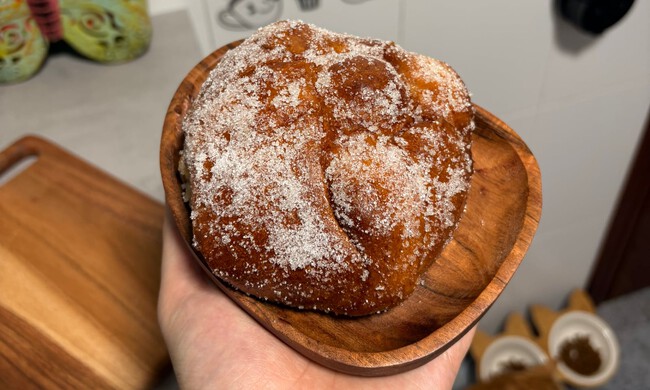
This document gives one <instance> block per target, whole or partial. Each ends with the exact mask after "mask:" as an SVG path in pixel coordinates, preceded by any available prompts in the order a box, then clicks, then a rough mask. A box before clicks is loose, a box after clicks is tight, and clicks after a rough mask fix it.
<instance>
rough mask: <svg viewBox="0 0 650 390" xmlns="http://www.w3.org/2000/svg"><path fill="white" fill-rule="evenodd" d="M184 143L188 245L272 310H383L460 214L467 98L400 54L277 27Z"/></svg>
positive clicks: (241, 57)
mask: <svg viewBox="0 0 650 390" xmlns="http://www.w3.org/2000/svg"><path fill="white" fill-rule="evenodd" d="M183 127H184V130H185V132H186V137H185V148H184V155H183V160H184V164H185V166H186V168H187V171H188V173H189V177H190V180H189V187H190V189H191V191H190V194H191V196H190V206H191V208H192V215H191V217H192V222H193V231H194V245H195V247H196V248H197V250H198V251H200V252H201V253H202V254H203V256H204V257H205V259H206V261H207V262H208V264H209V266H210V267H211V269H212V270H213V272H214V273H215V275H217V276H218V277H219V278H221V279H222V280H224V281H226V282H227V283H229V284H231V285H232V286H234V287H236V288H238V289H241V290H242V291H245V292H247V293H250V294H252V295H254V296H257V297H260V298H263V299H268V300H271V301H274V302H280V303H283V304H287V305H290V306H294V307H298V308H308V309H315V310H321V311H327V312H334V313H337V314H346V315H364V314H369V313H373V312H377V311H381V310H385V309H387V308H389V307H391V306H394V305H396V304H398V303H399V302H401V301H402V300H404V299H406V297H408V296H409V295H410V294H411V293H412V292H413V290H414V288H415V286H416V284H417V282H418V278H419V276H420V274H421V273H422V272H423V271H425V270H426V268H427V267H428V266H429V265H430V264H431V263H432V262H433V261H434V260H435V258H436V257H437V256H438V255H439V254H440V252H441V251H442V248H443V247H444V245H445V244H446V243H447V242H448V240H449V239H450V237H451V234H452V232H453V230H454V229H455V227H456V226H457V224H458V220H459V219H460V216H461V214H462V211H463V207H464V204H465V199H466V196H467V190H468V187H469V180H470V175H471V170H472V168H471V164H472V163H471V155H470V139H471V138H470V137H471V132H472V130H473V111H472V107H471V104H470V101H469V95H468V93H467V90H466V89H465V87H464V85H463V83H462V81H461V80H460V78H459V77H458V75H457V74H456V73H455V72H454V71H453V70H452V69H451V68H450V67H449V66H448V65H446V64H443V63H441V62H440V61H437V60H434V59H431V58H428V57H425V56H421V55H417V54H413V53H409V52H406V51H404V50H403V49H401V48H399V47H398V46H397V45H395V44H393V43H390V42H383V41H378V40H371V39H362V38H357V37H352V36H348V35H342V34H335V33H331V32H328V31H326V30H323V29H319V28H317V27H314V26H311V25H308V24H305V23H302V22H294V21H283V22H278V23H275V24H272V25H270V26H267V27H265V28H263V29H260V30H259V31H258V32H257V33H255V34H254V35H253V36H252V37H251V38H249V39H248V40H246V41H244V43H242V44H241V45H240V46H239V47H238V48H236V49H233V50H231V51H230V52H228V53H227V54H226V55H225V56H224V58H223V59H222V61H221V62H220V63H219V65H218V66H217V67H216V68H215V69H214V70H213V71H212V73H211V75H210V77H209V78H208V81H206V83H205V84H204V86H203V88H202V90H201V93H200V95H199V97H198V98H197V100H196V101H195V103H194V104H193V106H192V107H191V109H190V111H189V114H188V116H187V117H186V119H185V121H184V124H183Z"/></svg>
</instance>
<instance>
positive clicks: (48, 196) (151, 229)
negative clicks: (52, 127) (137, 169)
mask: <svg viewBox="0 0 650 390" xmlns="http://www.w3.org/2000/svg"><path fill="white" fill-rule="evenodd" d="M29 156H35V157H36V159H35V162H34V163H33V164H31V165H30V166H29V167H27V168H26V169H25V170H24V171H22V172H20V173H19V174H17V175H16V176H15V177H13V178H11V179H9V181H7V182H5V183H4V184H2V185H0V388H16V389H18V388H21V389H22V388H66V389H67V388H93V389H101V388H119V389H129V388H147V387H151V386H152V385H153V384H155V382H156V381H157V380H159V378H160V375H161V373H162V372H163V370H164V369H166V368H168V367H169V358H168V354H167V350H166V347H165V344H164V342H163V339H162V336H161V334H160V330H159V328H158V323H157V317H156V303H157V296H158V287H159V284H160V255H161V240H162V236H161V228H162V222H163V216H164V207H163V206H162V205H161V204H160V203H158V202H156V201H154V200H152V199H150V198H148V197H147V196H144V195H143V194H141V193H139V192H137V191H135V190H134V189H132V188H130V187H128V186H127V185H125V184H123V183H121V182H119V181H118V180H116V179H114V178H112V177H111V176H109V175H108V174H106V173H104V172H103V171H101V170H99V169H97V168H94V167H92V166H90V165H89V164H88V163H86V162H84V161H81V160H80V159H78V158H76V157H74V156H72V155H71V154H69V153H68V152H66V151H64V150H62V149H61V148H59V147H57V146H55V145H53V144H52V143H49V142H48V141H45V140H43V139H40V138H36V137H25V138H22V139H20V140H19V141H17V142H16V143H15V144H13V145H11V146H10V147H9V148H8V149H6V150H5V151H3V152H1V153H0V175H2V172H4V171H7V170H8V169H9V168H10V167H12V166H15V165H16V164H18V163H19V162H20V161H21V160H24V159H26V158H28V157H29Z"/></svg>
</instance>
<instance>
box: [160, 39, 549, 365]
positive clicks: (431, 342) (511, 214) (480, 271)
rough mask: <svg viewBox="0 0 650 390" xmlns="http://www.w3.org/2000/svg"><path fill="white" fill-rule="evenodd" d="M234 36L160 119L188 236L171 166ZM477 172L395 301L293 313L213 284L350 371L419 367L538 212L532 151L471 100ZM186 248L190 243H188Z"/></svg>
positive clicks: (172, 202) (511, 268)
mask: <svg viewBox="0 0 650 390" xmlns="http://www.w3.org/2000/svg"><path fill="white" fill-rule="evenodd" d="M238 43H239V42H235V43H232V44H229V45H226V46H224V47H222V48H221V49H219V50H217V51H215V52H213V53H212V54H210V55H209V56H208V57H206V58H205V59H204V60H203V61H201V62H200V63H199V64H198V65H196V66H195V67H194V68H193V69H192V70H191V71H190V72H189V74H188V75H187V77H185V79H184V80H183V81H182V83H181V85H180V86H179V88H178V90H177V91H176V93H175V95H174V96H173V98H172V101H171V104H170V106H169V109H168V111H167V115H166V117H165V123H164V126H163V133H162V140H161V150H160V165H161V172H162V179H163V186H164V189H165V196H166V200H167V204H168V206H169V209H170V210H171V215H172V217H173V219H174V221H175V223H176V226H177V227H178V230H179V231H180V233H181V235H182V236H183V237H184V239H185V241H186V242H187V243H188V245H189V243H191V241H192V239H191V237H192V227H191V224H190V219H189V209H188V207H187V205H186V204H185V203H184V202H183V199H182V196H181V181H180V176H179V174H178V172H177V168H178V161H179V150H180V149H181V148H182V145H183V131H182V129H181V123H182V119H183V116H184V115H185V113H186V111H187V109H188V107H189V106H190V104H191V102H192V100H193V99H194V98H195V97H196V96H197V95H198V93H199V90H200V87H201V85H202V84H203V82H204V81H205V79H206V78H207V76H208V74H209V72H210V70H211V69H212V68H213V67H214V66H215V65H216V64H217V63H218V62H219V60H220V59H221V57H222V56H223V55H224V53H226V52H227V51H228V50H230V49H232V48H234V47H236V46H237V45H238ZM476 114H477V117H476V132H475V135H474V140H473V142H474V143H473V151H472V153H473V158H474V163H475V165H474V168H475V172H474V175H473V177H472V183H471V189H470V192H469V196H468V200H467V207H466V210H465V213H464V215H463V217H462V219H461V222H460V224H459V226H458V229H457V231H456V233H455V234H454V238H453V240H452V241H451V242H450V243H449V244H448V245H447V247H446V248H445V250H444V251H443V253H442V254H441V256H440V257H439V258H438V259H437V261H436V262H435V264H433V266H431V268H430V269H429V270H428V271H427V272H426V274H425V275H424V278H423V283H422V284H421V285H419V286H418V287H417V288H416V291H415V292H414V293H413V295H411V296H410V297H409V298H408V299H407V300H406V301H405V302H403V303H402V304H401V305H399V306H397V307H395V308H393V309H391V310H389V311H387V312H385V313H382V314H376V315H370V316H365V317H360V318H347V317H337V316H332V315H327V314H322V313H317V312H312V311H299V310H294V309H291V308H288V307H284V306H280V305H276V304H271V303H268V302H264V301H262V300H257V299H255V298H253V297H249V296H247V295H245V294H243V293H241V292H239V291H235V290H233V289H232V288H230V287H229V286H227V285H225V284H224V283H223V282H222V281H221V280H219V279H217V278H216V277H214V276H213V274H212V273H211V272H210V271H209V270H208V268H207V267H206V264H205V262H204V261H203V259H202V258H201V255H200V254H198V253H195V252H194V253H195V255H196V259H197V261H198V262H199V264H201V266H202V267H203V269H204V270H205V271H206V272H207V273H208V274H209V275H210V276H211V277H212V280H213V281H214V283H215V284H216V285H217V286H218V287H219V288H221V290H223V291H224V292H225V293H226V294H227V295H228V296H229V297H230V298H231V299H233V300H234V301H235V302H236V303H237V304H239V306H241V307H242V308H243V309H244V310H245V311H246V312H248V313H249V314H250V315H251V316H252V317H253V318H255V319H256V320H257V321H258V322H259V323H260V324H261V325H263V326H264V327H265V328H266V329H268V330H269V331H270V332H272V333H273V334H274V335H276V336H277V337H278V338H280V339H281V340H283V341H284V342H285V343H287V344H288V345H290V346H291V347H293V348H294V349H296V350H297V351H299V352H301V353H302V354H304V355H305V356H307V357H309V358H311V359H313V360H314V361H316V362H318V363H320V364H322V365H324V366H326V367H329V368H332V369H335V370H338V371H341V372H345V373H349V374H356V375H364V376H379V375H390V374H395V373H399V372H403V371H406V370H409V369H413V368H415V367H418V366H420V365H422V364H424V363H426V362H428V361H429V360H431V359H433V358H434V357H436V356H437V355H439V354H440V353H442V352H443V351H445V350H446V349H447V348H448V347H449V346H451V345H452V344H453V343H454V342H455V341H457V340H458V339H460V338H461V337H462V336H463V335H464V334H465V333H466V332H467V331H468V330H469V329H470V328H471V327H472V325H474V324H476V322H477V321H478V320H479V319H480V318H481V316H482V315H483V314H484V313H485V312H486V310H487V309H488V308H489V307H490V306H491V305H492V304H493V303H494V301H495V300H496V299H497V297H498V296H499V294H500V293H501V291H503V289H504V287H505V286H506V284H507V283H508V281H509V280H510V278H511V277H512V275H513V274H514V272H515V270H516V269H517V267H518V266H519V263H520V262H521V260H522V258H523V257H524V254H525V253H526V250H527V248H528V246H529V245H530V242H531V240H532V239H533V235H534V233H535V230H536V229H537V225H538V222H539V218H540V214H541V204H542V198H541V178H540V172H539V167H538V166H537V162H536V160H535V158H534V157H533V155H532V153H531V152H530V150H529V149H528V147H527V146H526V144H525V143H524V142H523V141H522V140H521V138H519V136H518V135H517V134H516V133H515V132H514V131H513V130H512V129H510V128H509V127H508V126H507V125H506V124H505V123H503V122H502V121H500V120H499V119H497V118H496V117H495V116H493V115H492V114H490V113H489V112H487V111H486V110H484V109H483V108H481V107H478V106H476ZM189 246H190V247H191V245H189Z"/></svg>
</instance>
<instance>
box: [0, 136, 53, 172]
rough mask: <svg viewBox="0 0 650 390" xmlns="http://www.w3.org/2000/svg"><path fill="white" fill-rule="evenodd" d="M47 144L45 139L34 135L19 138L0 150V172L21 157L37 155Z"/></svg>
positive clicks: (7, 168)
mask: <svg viewBox="0 0 650 390" xmlns="http://www.w3.org/2000/svg"><path fill="white" fill-rule="evenodd" d="M48 146H49V144H48V143H47V141H45V140H43V139H42V138H40V137H37V136H34V135H28V136H25V137H22V138H20V139H19V140H17V141H16V142H14V143H13V144H11V145H10V146H9V147H8V148H7V149H5V150H3V151H1V152H0V174H2V173H4V172H5V171H7V170H9V168H11V167H12V166H14V164H16V163H17V162H19V161H20V160H22V159H23V158H26V157H30V156H39V155H40V154H41V153H42V152H43V151H44V150H45V149H47V148H48Z"/></svg>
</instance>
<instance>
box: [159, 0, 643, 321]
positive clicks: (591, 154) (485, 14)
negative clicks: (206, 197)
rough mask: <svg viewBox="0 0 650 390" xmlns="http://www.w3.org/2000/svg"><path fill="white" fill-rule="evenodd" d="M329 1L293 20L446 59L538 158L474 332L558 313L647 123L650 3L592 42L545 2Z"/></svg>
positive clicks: (196, 12) (197, 7)
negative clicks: (530, 315) (517, 262)
mask: <svg viewBox="0 0 650 390" xmlns="http://www.w3.org/2000/svg"><path fill="white" fill-rule="evenodd" d="M177 1H181V0H177ZM201 1H202V0H187V4H188V6H189V7H190V9H191V10H193V17H194V20H195V21H196V25H197V26H198V27H197V32H198V34H199V36H200V38H201V41H202V43H203V46H204V51H209V50H212V49H214V48H216V47H217V46H219V45H220V44H222V43H223V42H222V41H224V42H225V41H227V40H228V39H230V36H229V35H224V33H223V31H217V30H216V29H218V26H214V25H210V24H211V23H213V24H214V22H213V20H214V18H212V16H213V15H211V14H210V11H211V10H212V11H214V9H215V7H217V6H218V5H219V4H222V3H226V2H227V1H226V0H209V1H212V2H213V3H212V5H209V3H208V6H207V7H206V6H205V5H204V4H201ZM283 1H284V3H285V7H286V8H285V14H286V13H287V12H289V13H290V14H291V13H292V12H294V13H295V12H297V11H296V8H295V1H293V0H283ZM158 2H162V0H159V1H158ZM152 3H154V4H155V3H156V0H152ZM217 3H218V4H217ZM334 3H336V4H339V7H341V9H342V10H343V9H344V8H343V7H344V6H345V7H348V8H345V12H339V16H337V15H336V13H333V14H331V13H329V14H328V13H323V14H321V15H320V16H319V14H317V13H316V11H311V12H313V13H312V14H308V13H304V15H306V17H303V19H305V20H308V21H309V19H310V18H312V19H316V20H319V19H320V20H322V21H323V23H325V24H328V23H329V24H334V25H336V26H337V27H338V29H339V30H345V31H350V32H358V31H372V32H373V34H370V35H378V36H380V37H382V38H387V39H392V40H395V41H397V42H398V43H400V44H401V45H402V46H404V47H405V48H406V49H409V50H413V51H418V52H421V53H424V54H428V55H431V56H434V57H437V58H440V59H442V60H444V61H447V62H448V63H450V64H451V65H452V66H453V67H454V68H455V69H456V70H457V71H458V72H459V73H460V75H461V76H462V77H463V79H464V80H465V82H466V84H467V85H468V87H469V89H470V90H471V91H472V93H473V99H474V101H475V102H476V103H478V104H480V105H482V106H483V107H485V108H487V109H488V110H490V111H492V112H493V113H494V114H496V115H497V116H499V117H500V118H502V119H503V120H505V121H506V122H507V123H508V124H510V125H511V127H513V128H514V129H515V131H517V132H518V133H519V134H520V135H521V136H522V138H523V139H524V140H525V141H526V142H527V143H528V145H529V147H530V148H531V149H532V151H533V152H534V154H535V155H536V157H537V159H538V162H539V165H540V168H541V171H542V183H543V196H544V207H543V213H542V214H543V215H542V221H541V224H540V226H539V230H538V234H537V236H536V238H535V240H534V242H533V245H532V246H531V248H530V251H529V253H528V255H527V256H526V258H525V259H524V261H523V263H522V266H521V267H520V269H519V270H518V272H517V273H516V275H515V277H514V278H513V280H512V281H511V282H510V285H509V286H508V287H507V288H506V290H505V292H504V293H503V295H502V296H501V298H500V299H499V300H498V301H497V303H496V304H495V305H494V307H493V308H492V309H491V310H490V311H489V312H488V314H487V315H486V316H485V318H484V319H483V320H482V322H481V326H482V327H483V328H484V329H486V330H488V331H494V330H496V329H497V327H498V326H499V325H500V324H501V321H502V320H503V317H504V316H505V315H506V314H507V313H508V312H510V311H512V310H519V311H525V310H526V309H527V307H528V305H530V304H531V303H544V304H547V305H550V306H552V307H559V305H560V304H561V303H562V302H563V300H564V299H565V297H566V295H567V294H568V292H569V291H570V290H572V289H573V288H575V287H582V286H583V285H584V284H585V282H586V281H587V279H588V277H589V273H590V270H591V267H592V265H593V262H594V259H595V256H596V254H597V251H598V248H599V244H600V241H601V239H602V236H603V234H604V232H605V229H606V226H607V223H608V219H609V217H610V214H611V213H612V210H613V207H614V206H615V203H616V199H617V195H618V191H619V188H620V187H621V184H622V182H623V180H624V177H625V173H626V170H627V167H628V165H629V163H630V159H631V157H632V155H633V153H634V148H635V145H636V143H637V139H638V137H639V135H640V131H641V130H642V127H643V124H644V121H645V119H646V116H647V114H648V109H649V107H650V23H649V22H648V21H650V2H648V1H645V0H640V1H636V2H635V4H634V6H633V8H632V10H631V11H630V13H629V14H628V15H627V16H626V17H625V19H623V20H622V21H621V23H619V24H618V25H617V26H615V27H613V28H612V29H610V30H608V31H606V32H605V34H604V35H602V36H599V37H597V38H591V37H589V36H587V35H584V34H582V33H580V32H578V31H576V30H574V29H573V28H571V27H570V26H568V25H566V24H565V23H564V22H562V21H560V20H557V18H556V17H555V16H554V13H553V12H552V3H553V2H552V1H525V2H524V1H520V0H492V1H489V2H487V1H480V0H473V1H472V0H454V1H452V0H448V1H432V0H399V1H392V0H388V1H387V0H370V1H369V2H367V3H364V4H363V5H362V6H363V7H367V8H366V10H369V11H364V15H363V16H364V17H356V18H347V19H346V17H345V15H349V13H350V11H349V10H351V9H353V8H352V7H353V6H350V5H343V4H342V3H341V0H321V5H322V6H323V9H325V8H327V7H330V8H329V11H327V12H331V7H332V4H334ZM373 3H374V5H373ZM323 4H325V5H323ZM327 4H329V5H327ZM354 7H359V6H354ZM373 7H374V8H373ZM159 9H160V8H159ZM286 10H289V11H286ZM292 15H293V14H292ZM292 15H291V16H292ZM341 15H343V16H341ZM299 16H300V15H299ZM285 17H286V15H285ZM323 23H321V24H323ZM337 23H338V24H337ZM346 23H347V24H346ZM346 26H349V28H346ZM325 27H328V26H325ZM248 33H249V32H246V31H242V32H239V34H241V35H242V36H246V35H247V34H248ZM363 35H369V34H363ZM206 54H207V53H206Z"/></svg>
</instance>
